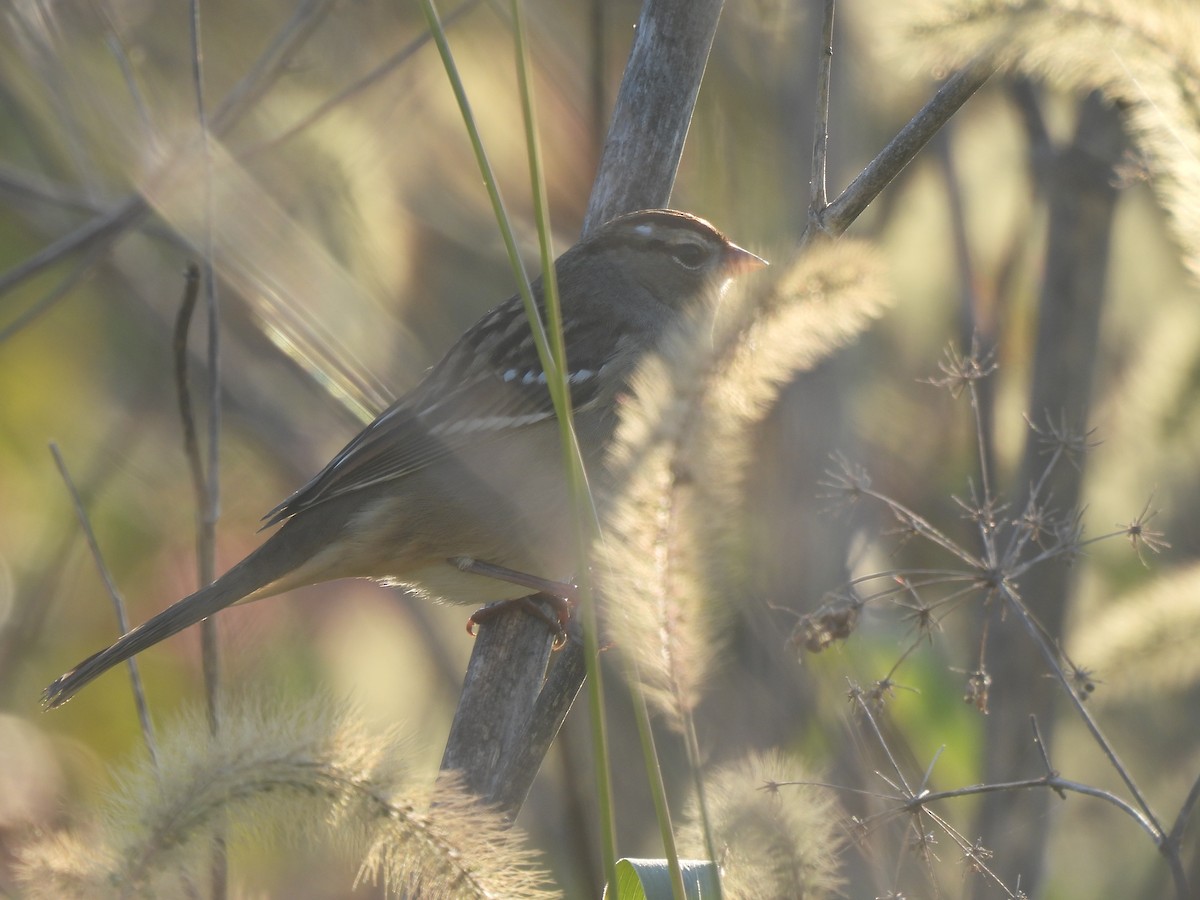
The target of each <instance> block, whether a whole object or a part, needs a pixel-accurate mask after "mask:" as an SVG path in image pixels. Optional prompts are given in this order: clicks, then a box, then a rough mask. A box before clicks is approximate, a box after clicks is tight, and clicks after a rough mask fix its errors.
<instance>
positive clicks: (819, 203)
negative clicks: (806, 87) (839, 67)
mask: <svg viewBox="0 0 1200 900" xmlns="http://www.w3.org/2000/svg"><path fill="white" fill-rule="evenodd" d="M836 6H837V0H825V17H824V19H823V21H822V24H821V63H820V66H819V67H818V69H817V110H816V123H815V125H814V127H813V154H812V183H811V184H810V185H809V190H810V192H811V197H812V199H811V201H810V202H809V207H808V212H809V216H810V217H811V218H813V219H819V218H820V215H821V213H822V212H823V211H824V210H825V207H826V206H828V205H829V195H828V194H827V188H826V175H827V170H828V162H829V84H830V75H831V73H832V70H833V14H834V10H835V8H836Z"/></svg>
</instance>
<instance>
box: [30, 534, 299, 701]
mask: <svg viewBox="0 0 1200 900" xmlns="http://www.w3.org/2000/svg"><path fill="white" fill-rule="evenodd" d="M281 537H283V532H282V531H280V532H276V533H275V534H274V535H273V536H272V537H271V538H270V539H269V540H268V541H267V542H266V543H265V544H263V545H262V546H261V547H259V548H258V549H257V550H255V551H254V552H253V553H251V554H250V555H249V556H247V557H246V558H245V559H244V560H242V561H241V562H240V563H238V564H237V565H236V566H234V567H233V568H232V569H230V570H229V571H228V572H226V573H225V574H224V575H222V576H221V577H220V578H218V579H217V580H216V581H214V582H213V583H212V584H210V585H208V586H207V587H203V588H201V589H200V590H198V591H196V593H194V594H191V595H190V596H187V597H184V598H183V599H182V600H180V601H178V602H177V603H175V604H173V605H171V606H169V607H167V608H166V609H164V610H163V611H162V612H160V613H159V614H158V615H157V616H155V617H154V618H152V619H149V620H148V621H146V622H144V623H143V624H141V625H139V626H138V627H137V628H134V629H133V630H132V631H128V632H126V633H125V634H124V635H123V636H122V637H121V638H120V639H119V640H117V641H116V643H114V644H113V645H112V646H110V647H107V648H105V649H104V650H101V651H100V652H99V653H94V654H92V655H91V656H89V657H88V658H87V659H85V660H84V661H83V662H81V663H79V665H77V666H76V667H75V668H73V669H72V670H71V671H69V672H67V673H65V674H63V675H62V676H60V677H59V678H57V679H56V680H55V681H54V683H53V684H51V685H50V686H49V687H48V688H46V691H45V693H44V694H43V695H42V705H43V706H44V707H45V708H46V709H54V708H55V707H57V706H62V705H63V704H64V703H66V702H67V701H68V700H70V699H71V698H72V697H73V696H75V694H76V693H77V692H78V691H79V690H80V688H82V687H83V686H84V685H86V684H87V683H88V682H90V681H91V680H92V679H93V678H96V677H98V676H100V675H102V674H104V673H105V672H107V671H108V670H109V669H111V668H112V667H113V666H115V665H117V664H118V663H121V662H124V661H125V660H127V659H129V658H130V657H131V656H134V655H135V654H138V653H141V652H142V651H143V650H145V649H146V648H147V647H150V646H152V645H154V644H157V643H158V642H159V641H161V640H165V639H166V638H169V637H170V636H171V635H173V634H175V633H177V632H180V631H182V630H183V629H185V628H187V627H188V626H189V625H194V624H196V623H197V622H199V621H200V620H201V619H206V618H208V617H209V616H211V615H212V614H213V613H215V612H217V611H218V610H222V609H224V608H225V607H227V606H232V605H233V604H235V603H237V602H238V601H240V600H244V599H246V598H248V597H250V595H251V594H256V597H255V598H254V599H257V598H258V597H265V596H268V595H269V594H272V593H276V591H275V590H264V589H265V588H267V587H268V586H271V585H272V583H273V582H275V581H277V580H278V579H280V578H281V577H282V576H283V575H285V574H287V572H288V571H289V570H290V569H291V568H292V566H293V565H294V560H295V557H294V555H293V554H291V553H289V552H288V550H289V548H288V547H287V546H286V538H285V539H284V540H283V541H281V540H280V538H281ZM280 589H283V588H280Z"/></svg>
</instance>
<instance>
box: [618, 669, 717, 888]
mask: <svg viewBox="0 0 1200 900" xmlns="http://www.w3.org/2000/svg"><path fill="white" fill-rule="evenodd" d="M627 682H628V684H629V685H630V688H631V690H630V695H631V697H632V699H633V714H634V715H633V717H634V721H635V722H636V723H637V730H638V739H639V742H640V743H641V747H642V764H643V765H644V766H645V767H646V777H647V779H648V780H649V782H650V799H651V800H653V801H654V817H655V819H656V820H657V822H658V832H659V838H660V839H661V840H662V843H663V852H664V853H665V854H666V859H667V871H668V873H669V874H670V876H671V893H672V895H673V896H674V898H675V900H685V898H686V897H687V888H686V887H685V886H684V883H683V869H682V868H681V867H680V865H679V848H678V847H677V846H676V845H675V830H674V828H673V827H672V825H671V808H670V806H668V804H667V787H666V785H665V784H664V783H663V777H662V764H661V763H660V762H659V758H658V750H657V748H656V747H655V744H654V728H653V726H652V725H651V723H650V709H649V707H648V706H647V705H646V694H645V692H644V691H641V690H639V689H638V687H639V685H641V683H642V679H641V676H640V675H638V673H637V672H636V671H635V672H633V673H631V674H630V677H629V678H628V679H627ZM701 809H703V806H701ZM719 880H720V879H718V881H719Z"/></svg>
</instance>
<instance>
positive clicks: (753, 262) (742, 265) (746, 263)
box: [721, 243, 770, 275]
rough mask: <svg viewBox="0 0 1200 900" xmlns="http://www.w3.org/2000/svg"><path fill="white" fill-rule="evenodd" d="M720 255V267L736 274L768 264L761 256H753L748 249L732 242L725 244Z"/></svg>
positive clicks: (751, 270)
mask: <svg viewBox="0 0 1200 900" xmlns="http://www.w3.org/2000/svg"><path fill="white" fill-rule="evenodd" d="M721 256H722V259H721V262H722V267H723V268H724V269H725V271H726V272H728V273H730V274H731V275H737V274H740V273H742V272H753V271H754V270H755V269H762V268H764V267H766V266H769V265H770V263H769V262H767V261H766V260H765V259H763V258H762V257H761V256H755V255H754V254H753V253H751V252H750V251H749V250H745V249H743V248H741V247H739V246H738V245H737V244H733V243H726V244H725V249H724V251H723V252H722V254H721Z"/></svg>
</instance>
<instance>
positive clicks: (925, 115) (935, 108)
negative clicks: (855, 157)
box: [801, 59, 995, 244]
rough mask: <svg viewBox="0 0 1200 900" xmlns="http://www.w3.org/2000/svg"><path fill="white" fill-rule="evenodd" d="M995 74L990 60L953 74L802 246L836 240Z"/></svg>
mask: <svg viewBox="0 0 1200 900" xmlns="http://www.w3.org/2000/svg"><path fill="white" fill-rule="evenodd" d="M994 71H995V65H994V64H993V63H992V62H991V61H990V60H986V59H979V60H976V61H975V62H973V63H971V64H970V65H968V66H967V67H966V68H964V69H962V70H960V71H959V72H956V73H955V74H954V75H953V76H952V77H951V78H950V79H949V80H948V81H947V82H946V83H945V84H944V85H942V87H941V88H940V89H939V90H938V92H937V93H936V94H934V95H933V97H932V99H930V101H929V102H928V103H926V104H925V106H923V107H922V108H921V111H920V112H918V113H917V114H916V115H915V116H913V118H912V119H911V120H910V121H909V122H908V124H907V125H905V126H904V127H903V128H901V129H900V132H899V133H898V134H897V135H896V136H895V137H894V138H892V140H891V142H889V143H888V145H887V146H886V147H884V148H883V150H881V151H880V152H879V155H878V156H876V157H875V158H874V159H873V160H871V162H870V163H869V164H868V165H867V167H866V168H865V169H863V170H862V172H860V173H859V175H858V177H857V178H855V179H854V181H852V182H850V186H849V187H848V188H846V190H844V191H842V193H841V195H840V196H839V197H838V198H837V199H836V200H834V201H833V202H832V203H830V204H829V206H827V207H826V208H825V210H824V211H823V212H822V213H821V215H820V217H819V220H818V221H817V222H815V223H814V222H811V221H810V222H809V225H808V227H807V228H806V229H805V231H804V235H803V236H802V237H801V244H806V243H808V242H811V241H812V240H814V239H815V238H816V236H817V234H818V233H824V234H827V235H830V236H833V237H836V236H837V235H840V234H841V233H842V232H844V231H845V230H846V229H847V228H849V227H850V224H851V223H852V222H853V221H854V220H855V219H857V218H858V217H859V216H860V215H861V214H862V212H863V210H864V209H866V208H867V206H868V204H870V202H871V201H872V200H874V199H875V198H876V197H877V196H878V195H879V192H880V191H882V190H883V189H884V188H885V187H887V185H888V184H889V183H890V182H891V181H892V179H894V178H895V177H896V176H897V175H899V174H900V172H901V170H902V169H904V167H905V166H907V165H908V164H909V163H910V162H912V160H913V158H914V157H915V156H916V155H917V153H919V152H920V150H921V148H922V147H924V146H925V144H926V143H928V141H929V139H930V138H932V137H933V136H934V135H935V134H937V132H938V129H940V128H941V127H942V126H943V125H945V124H946V123H947V122H948V121H950V118H951V117H952V116H953V115H954V114H955V113H956V112H958V110H959V108H960V107H961V106H962V105H963V104H964V103H966V102H967V100H969V99H970V97H971V95H973V94H974V93H975V92H976V91H977V90H979V88H981V87H982V86H983V84H984V82H986V81H987V80H988V78H990V77H991V75H992V72H994Z"/></svg>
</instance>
